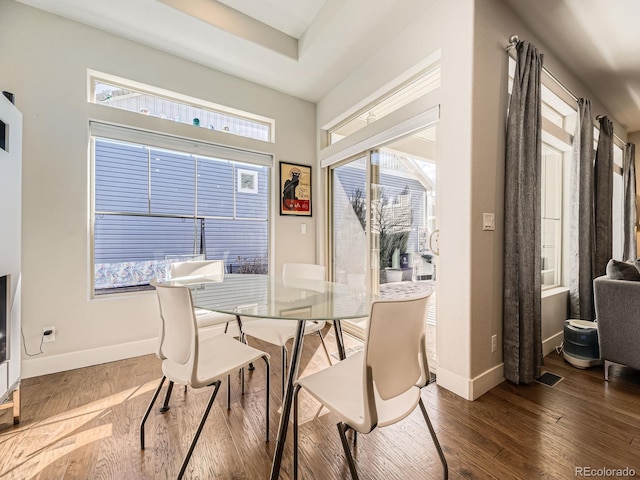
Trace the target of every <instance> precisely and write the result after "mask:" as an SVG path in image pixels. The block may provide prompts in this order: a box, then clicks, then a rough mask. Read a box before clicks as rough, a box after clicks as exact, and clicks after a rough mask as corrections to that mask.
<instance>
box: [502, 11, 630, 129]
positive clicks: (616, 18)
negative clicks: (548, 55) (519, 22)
mask: <svg viewBox="0 0 640 480" xmlns="http://www.w3.org/2000/svg"><path fill="white" fill-rule="evenodd" d="M504 1H505V2H506V3H508V4H510V5H511V7H512V8H513V9H514V10H515V11H516V12H517V13H518V15H519V16H520V17H521V18H522V19H523V22H524V23H525V24H527V25H528V26H529V27H530V28H531V30H532V31H533V33H534V34H535V35H536V36H537V37H538V38H541V39H542V41H543V42H544V43H545V44H546V46H547V47H548V48H551V49H553V52H554V55H555V56H556V57H558V59H559V60H560V61H562V63H563V64H564V65H566V66H567V67H568V68H569V70H571V71H572V72H573V73H575V74H576V76H577V77H578V78H580V79H581V80H582V81H583V82H584V84H585V85H587V86H588V87H589V89H590V90H591V91H592V92H593V93H594V95H596V96H597V98H598V100H600V102H601V103H602V104H603V105H604V106H605V107H607V109H608V110H609V112H610V113H611V115H613V116H614V118H615V119H616V120H617V121H618V122H620V123H621V124H622V126H623V127H624V128H626V130H627V131H628V132H635V131H640V54H639V53H638V52H640V29H639V28H638V19H640V1H638V0H609V1H601V0H535V1H532V0H504ZM513 33H518V32H513ZM521 40H526V39H523V38H521ZM597 113H598V112H594V114H597Z"/></svg>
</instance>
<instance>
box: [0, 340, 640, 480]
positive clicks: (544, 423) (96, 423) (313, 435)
mask: <svg viewBox="0 0 640 480" xmlns="http://www.w3.org/2000/svg"><path fill="white" fill-rule="evenodd" d="M327 337H328V338H327V345H328V347H329V350H330V352H332V353H335V342H334V339H333V337H332V334H331V332H329V334H328V335H327ZM252 345H254V346H256V347H257V348H262V349H264V350H266V351H268V352H269V353H270V354H271V363H272V382H271V385H272V392H271V401H272V409H271V412H272V413H271V418H270V435H271V441H270V442H269V443H265V441H264V375H265V369H264V365H263V364H262V363H259V364H257V365H256V370H255V371H254V372H251V373H249V374H247V379H246V393H245V395H241V394H240V382H239V376H238V377H237V378H233V381H232V405H231V409H230V410H227V408H226V387H225V386H224V384H223V386H222V388H221V390H220V392H219V396H218V398H217V399H216V403H215V404H214V407H213V409H212V411H211V415H210V417H209V420H208V423H207V425H206V426H205V428H204V430H203V433H202V436H201V438H200V442H199V443H198V446H197V447H196V449H195V451H194V454H193V457H192V459H191V463H190V464H189V468H188V470H187V475H186V478H190V479H233V480H254V479H267V478H268V476H269V470H270V465H271V458H272V455H273V450H274V448H275V440H276V434H277V425H278V419H279V411H278V409H279V406H280V375H281V373H280V356H279V351H278V349H276V348H273V347H271V346H270V345H267V344H263V343H260V342H258V341H254V342H252ZM354 347H357V343H356V341H355V340H353V339H351V340H348V342H347V348H354ZM302 360H303V361H302V364H301V374H302V375H304V374H305V373H308V372H312V371H316V370H317V369H321V368H324V367H325V366H326V365H327V360H326V357H325V355H324V352H323V351H322V349H321V347H320V344H319V340H318V339H317V337H316V336H309V337H307V338H306V339H305V348H304V355H303V359H302ZM545 362H546V366H545V369H546V370H547V371H550V372H553V373H556V374H558V375H560V376H562V377H564V379H563V380H562V381H561V382H559V383H558V384H557V385H556V386H554V387H547V386H545V385H541V384H535V385H531V386H515V385H513V384H511V383H508V382H505V383H503V384H501V385H500V386H498V387H496V388H495V389H493V390H492V391H490V392H488V393H487V394H485V395H484V396H482V397H481V398H480V399H478V400H476V401H475V402H468V401H466V400H463V399H461V398H460V397H457V396H456V395H454V394H452V393H451V392H449V391H447V390H445V389H443V388H440V387H438V386H436V385H430V386H429V387H427V388H426V389H424V391H423V394H422V395H423V400H424V401H425V405H426V407H427V410H428V412H429V414H430V417H431V420H432V422H433V424H434V427H435V429H436V431H437V433H438V436H439V439H440V442H441V444H442V446H443V449H444V451H445V455H446V457H447V461H448V463H449V469H450V478H452V479H500V480H502V479H527V480H528V479H554V480H555V479H575V478H577V477H576V470H575V469H576V468H579V467H583V468H591V469H594V470H597V469H603V468H607V469H624V468H627V467H628V468H630V469H634V470H635V472H636V473H635V476H636V477H640V372H637V371H632V370H629V369H624V368H620V367H615V368H612V370H611V376H610V378H611V381H610V382H605V381H604V375H603V368H602V367H594V368H591V369H589V370H578V369H575V368H573V367H571V366H570V365H568V364H567V363H566V362H564V361H563V360H562V358H561V357H560V356H559V355H557V354H555V353H554V354H551V355H550V356H548V357H547V358H546V359H545ZM159 378H160V362H159V360H158V359H157V358H156V357H155V356H153V355H148V356H144V357H138V358H133V359H128V360H122V361H119V362H113V363H109V364H105V365H99V366H96V367H90V368H83V369H79V370H74V371H69V372H62V373H58V374H53V375H47V376H42V377H37V378H32V379H27V380H24V381H23V383H22V398H23V405H22V406H23V408H22V422H21V424H20V425H19V426H17V427H13V426H12V417H11V413H10V412H8V413H7V412H2V413H0V428H1V430H0V478H2V479H3V480H4V479H7V480H8V479H19V480H23V479H38V480H45V479H46V480H57V479H82V480H86V479H91V480H94V479H95V480H101V479H117V480H128V479H132V480H133V479H136V480H137V479H154V480H155V479H172V478H175V477H176V475H177V473H178V470H179V468H180V464H181V462H182V458H183V456H184V454H185V453H186V450H187V448H188V445H189V442H190V440H191V438H192V435H193V433H194V431H195V426H196V424H197V422H198V420H199V418H200V415H201V413H202V411H203V409H204V406H205V404H206V402H207V400H208V398H209V395H210V393H211V390H210V389H201V390H192V389H189V391H188V392H187V393H186V394H185V393H184V392H183V389H182V388H176V389H174V395H173V397H172V402H171V409H170V410H169V411H168V412H167V413H165V414H161V413H160V412H159V411H158V408H157V407H154V410H153V412H152V414H151V416H150V417H149V420H148V422H147V428H146V444H147V448H146V450H144V451H141V450H140V445H139V427H138V425H139V422H140V419H141V417H142V414H143V413H144V410H145V408H146V406H147V404H148V402H149V400H150V398H151V395H152V392H153V390H154V389H155V388H156V386H157V383H158V381H159ZM162 395H164V390H163V392H162ZM162 398H163V397H160V398H159V402H161V401H162ZM301 400H302V406H301V417H302V421H303V422H304V424H303V425H302V426H301V428H300V436H301V445H300V448H301V457H300V460H301V470H300V474H301V475H300V478H302V479H317V480H333V479H349V478H350V475H349V470H348V467H347V465H346V462H345V460H344V456H343V452H342V447H341V444H340V440H339V436H338V433H337V429H336V426H335V424H336V419H335V418H334V417H333V416H332V415H331V414H329V413H327V412H326V411H320V410H319V405H318V404H317V403H315V401H313V400H312V399H310V398H309V397H307V396H304V394H302V395H301ZM355 457H356V462H357V466H358V469H359V473H360V475H361V478H362V479H363V480H364V479H385V480H387V479H397V480H406V479H437V478H442V476H441V475H442V470H441V465H440V462H439V460H438V456H437V453H436V451H435V449H434V447H433V444H432V443H431V439H430V436H429V433H428V430H427V428H426V425H425V424H424V421H423V419H422V417H421V415H420V412H419V411H416V412H414V414H412V415H411V416H410V417H409V418H407V419H406V420H404V421H403V422H401V423H399V424H397V425H394V426H391V427H387V428H384V429H379V430H376V431H375V432H374V433H372V434H370V435H360V436H358V441H357V447H356V449H355ZM605 473H606V472H605ZM610 477H611V476H610ZM281 478H282V479H287V480H289V479H291V478H292V475H291V432H290V434H289V437H288V439H287V447H286V448H285V456H284V459H283V470H282V474H281ZM591 478H605V477H603V476H600V477H597V476H596V477H594V476H592V477H591ZM617 478H629V476H626V477H625V476H619V477H617Z"/></svg>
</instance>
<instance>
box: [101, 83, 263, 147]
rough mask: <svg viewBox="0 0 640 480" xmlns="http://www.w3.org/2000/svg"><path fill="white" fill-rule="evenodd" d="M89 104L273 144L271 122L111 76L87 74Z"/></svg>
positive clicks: (257, 116) (246, 113) (247, 113)
mask: <svg viewBox="0 0 640 480" xmlns="http://www.w3.org/2000/svg"><path fill="white" fill-rule="evenodd" d="M89 74H90V80H89V81H90V83H89V86H90V91H91V94H90V98H89V101H90V102H91V103H96V104H98V105H105V106H108V107H113V108H119V109H122V110H127V111H130V112H136V113H140V114H142V115H150V116H152V117H158V118H163V119H167V120H171V121H174V122H178V123H186V124H188V125H193V126H196V127H200V128H208V129H210V130H218V131H222V132H226V133H230V134H232V135H239V136H242V137H248V138H253V139H256V140H262V141H265V142H273V124H274V122H273V120H272V119H270V118H266V117H261V116H259V115H255V114H251V113H249V112H242V111H240V110H236V109H232V108H228V107H224V106H222V105H216V104H213V103H211V102H206V101H204V100H199V99H197V98H193V97H189V96H186V95H181V94H178V93H175V92H169V91H165V90H162V89H160V88H157V87H153V86H150V85H144V84H141V83H138V82H134V81H131V80H126V79H122V78H118V77H114V76H112V75H108V74H103V73H98V72H89Z"/></svg>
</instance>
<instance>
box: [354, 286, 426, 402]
mask: <svg viewBox="0 0 640 480" xmlns="http://www.w3.org/2000/svg"><path fill="white" fill-rule="evenodd" d="M430 296H431V293H429V294H427V295H424V296H421V297H414V298H408V299H397V300H383V301H376V302H373V304H372V305H371V316H370V317H369V325H368V327H367V332H366V343H365V354H364V356H365V369H366V368H370V369H371V377H372V380H373V382H374V383H375V388H376V390H377V392H378V395H379V396H380V398H382V399H383V400H388V399H390V398H393V397H396V396H398V395H400V394H402V393H404V392H406V391H407V390H409V389H410V388H412V387H414V386H416V384H417V383H418V382H419V381H420V380H421V379H422V378H423V376H424V375H425V372H424V371H423V370H427V371H428V368H429V367H428V362H427V356H426V348H425V322H426V317H427V307H428V305H429V297H430ZM365 388H370V386H368V385H367V386H365ZM369 393H371V392H369Z"/></svg>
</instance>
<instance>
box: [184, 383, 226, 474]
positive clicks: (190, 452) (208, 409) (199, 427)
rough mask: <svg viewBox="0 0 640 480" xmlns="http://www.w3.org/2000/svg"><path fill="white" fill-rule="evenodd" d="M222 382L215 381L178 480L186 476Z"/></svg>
mask: <svg viewBox="0 0 640 480" xmlns="http://www.w3.org/2000/svg"><path fill="white" fill-rule="evenodd" d="M221 383H222V382H221V381H220V380H218V381H216V382H214V383H213V385H215V388H214V389H213V393H212V394H211V398H210V399H209V403H208V404H207V408H205V410H204V413H203V414H202V420H200V425H198V430H196V434H195V436H194V437H193V440H192V441H191V446H190V447H189V451H188V452H187V456H186V457H185V459H184V461H183V462H182V467H181V468H180V473H179V474H178V480H181V479H182V477H183V476H184V472H185V471H186V470H187V464H188V463H189V460H190V459H191V455H192V454H193V449H194V448H196V443H198V438H200V433H201V432H202V429H203V428H204V424H205V422H206V421H207V417H208V416H209V412H210V411H211V406H212V405H213V401H214V400H215V399H216V395H217V394H218V390H219V389H220V384H221Z"/></svg>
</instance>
